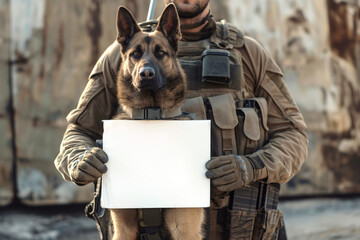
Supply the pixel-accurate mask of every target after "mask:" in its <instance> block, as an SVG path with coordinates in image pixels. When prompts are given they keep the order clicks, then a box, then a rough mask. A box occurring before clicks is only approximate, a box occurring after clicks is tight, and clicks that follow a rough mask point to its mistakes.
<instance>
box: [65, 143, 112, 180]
mask: <svg viewBox="0 0 360 240" xmlns="http://www.w3.org/2000/svg"><path fill="white" fill-rule="evenodd" d="M107 161H108V156H107V155H106V153H105V152H104V151H103V150H102V149H101V148H98V147H93V148H90V149H88V150H86V151H85V152H84V154H83V155H81V156H80V157H79V158H78V159H77V160H76V161H74V162H73V163H72V164H71V168H70V177H71V180H72V181H73V182H74V183H76V184H78V185H85V184H88V183H91V182H94V181H96V180H97V179H98V178H99V177H101V175H102V174H104V173H105V172H106V171H107V167H106V166H105V163H106V162H107Z"/></svg>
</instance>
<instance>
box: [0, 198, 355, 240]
mask: <svg viewBox="0 0 360 240" xmlns="http://www.w3.org/2000/svg"><path fill="white" fill-rule="evenodd" d="M83 207H84V206H83V205H71V206H68V205H65V206H52V207H37V208H31V207H24V206H20V205H16V206H10V207H6V208H1V209H0V239H1V240H7V239H9V240H70V239H78V240H82V239H84V240H85V239H86V240H91V239H99V237H98V233H97V230H96V226H95V223H94V222H93V221H92V220H90V219H87V218H86V217H85V216H84V214H83ZM280 209H281V210H282V211H283V212H284V215H285V224H286V230H287V233H288V238H289V239H290V240H292V239H296V240H298V239H334V240H335V239H341V240H342V239H354V240H355V239H360V198H355V199H313V200H296V201H294V200H292V201H283V202H282V203H281V204H280Z"/></svg>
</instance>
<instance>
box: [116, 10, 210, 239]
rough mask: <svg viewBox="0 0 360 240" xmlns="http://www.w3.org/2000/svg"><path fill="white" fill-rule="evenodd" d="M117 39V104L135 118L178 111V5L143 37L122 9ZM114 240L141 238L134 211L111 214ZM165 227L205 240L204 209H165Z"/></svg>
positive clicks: (181, 85)
mask: <svg viewBox="0 0 360 240" xmlns="http://www.w3.org/2000/svg"><path fill="white" fill-rule="evenodd" d="M117 27H118V37H117V40H118V42H119V43H120V45H121V56H122V64H121V67H120V71H119V73H118V80H117V87H118V99H119V103H120V105H121V107H122V109H123V110H124V111H125V113H127V114H128V115H129V116H131V114H132V111H133V110H135V109H142V108H147V107H159V108H161V110H162V111H171V110H173V109H175V108H178V107H179V106H180V105H181V104H182V102H183V100H184V98H185V91H186V78H185V74H184V72H183V70H182V69H181V66H180V64H179V62H178V60H177V58H176V52H177V41H178V40H179V39H180V38H181V33H180V28H179V17H178V15H177V11H176V8H175V5H173V4H170V5H168V6H167V7H166V9H165V10H164V12H163V13H162V15H161V17H160V20H159V24H158V25H157V28H156V30H155V31H154V32H151V33H145V32H142V31H141V30H140V27H139V26H138V24H137V23H136V22H135V20H134V18H133V16H132V15H131V13H130V12H129V11H128V10H127V9H126V8H123V7H120V8H119V11H118V17H117ZM110 212H111V218H112V221H113V225H114V237H113V239H117V240H135V239H136V237H137V234H138V215H137V210H136V209H111V210H110ZM163 214H164V225H165V227H166V228H167V230H168V232H169V234H170V235H171V239H174V240H180V239H184V240H185V239H186V240H201V239H203V232H202V224H203V221H204V210H203V209H202V208H187V209H180V208H179V209H163Z"/></svg>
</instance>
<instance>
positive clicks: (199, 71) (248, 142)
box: [178, 20, 286, 240]
mask: <svg viewBox="0 0 360 240" xmlns="http://www.w3.org/2000/svg"><path fill="white" fill-rule="evenodd" d="M243 45H244V35H243V33H242V32H241V31H240V30H238V29H237V28H236V27H235V26H233V25H230V24H228V23H227V22H226V21H225V20H222V21H221V22H218V23H217V29H216V32H215V34H213V35H212V37H211V38H210V39H206V40H202V41H197V42H191V43H188V42H181V43H180V46H179V52H178V59H179V61H180V63H181V65H182V67H183V69H184V71H185V73H186V75H187V80H188V97H189V99H188V100H187V101H185V103H184V104H183V111H186V112H190V113H196V116H197V119H211V122H212V124H211V135H212V138H211V149H212V152H211V155H212V156H221V155H227V154H237V155H248V154H251V153H254V152H255V151H257V150H258V149H260V148H261V147H263V146H264V145H265V144H266V143H267V141H268V130H269V129H268V126H267V114H268V112H267V102H266V100H265V99H264V98H251V99H244V96H245V94H244V90H245V89H244V86H243V84H244V73H243V67H242V60H241V53H240V51H238V50H236V49H235V48H237V49H239V48H241V47H243ZM209 49H210V50H211V49H222V50H227V51H228V52H229V54H228V55H227V56H226V55H225V54H224V53H223V52H222V53H220V55H221V56H218V55H217V54H218V53H217V52H216V51H210V54H214V55H215V56H214V59H210V61H212V60H213V61H214V62H215V64H212V63H210V68H217V67H220V68H222V66H221V65H223V63H221V61H222V60H221V58H225V57H228V62H229V66H228V68H229V74H230V78H229V79H227V78H226V77H225V79H224V78H221V77H218V78H215V79H213V78H210V79H206V77H205V78H204V73H206V72H207V69H206V67H205V66H204V64H205V63H204V62H205V61H206V59H205V58H206V57H207V56H206V55H205V54H204V52H205V51H206V50H207V52H209V51H208V50H209ZM210 58H211V56H210ZM216 58H218V59H220V66H216V64H218V61H217V60H216ZM214 75H216V76H217V74H216V73H214ZM219 75H224V74H219ZM251 161H252V164H253V166H254V167H255V168H256V169H261V168H264V164H263V162H262V161H261V159H251ZM279 190H280V185H279V184H266V183H263V182H255V183H253V184H251V185H250V186H246V187H243V188H241V189H238V190H236V191H233V192H231V193H230V194H229V195H228V194H227V195H225V196H222V195H221V194H220V195H218V194H217V193H216V190H215V189H212V204H211V208H210V210H209V213H210V214H209V215H210V219H209V220H208V221H209V223H208V225H210V231H209V232H210V233H209V236H208V239H210V240H215V239H234V240H235V239H237V240H238V239H280V238H281V239H286V234H284V232H283V234H282V236H281V237H280V238H279V236H278V234H279V232H280V229H281V227H282V226H281V225H282V213H281V211H279V210H277V205H278V198H279ZM282 230H283V231H284V228H283V229H282Z"/></svg>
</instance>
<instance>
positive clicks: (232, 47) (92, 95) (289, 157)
mask: <svg viewBox="0 0 360 240" xmlns="http://www.w3.org/2000/svg"><path fill="white" fill-rule="evenodd" d="M212 21H213V20H212ZM215 26H216V27H215ZM208 28H212V32H211V36H210V37H208V38H206V39H203V40H198V41H194V40H197V39H191V40H192V41H180V43H179V53H178V57H179V58H180V60H182V63H185V65H186V61H190V62H191V61H197V60H200V59H201V54H202V52H203V51H204V49H205V48H206V46H207V45H208V44H209V43H210V45H212V46H213V47H214V48H223V49H228V50H229V51H230V54H231V56H230V61H231V63H232V64H233V65H238V66H240V68H238V69H240V71H237V72H236V73H235V75H236V79H232V82H231V84H230V85H229V87H225V86H219V85H216V84H207V83H201V81H198V80H197V77H194V75H196V74H192V75H189V74H187V76H188V82H189V84H188V85H189V91H188V96H187V97H188V98H193V97H197V96H202V97H210V96H216V95H221V94H224V93H230V94H231V95H232V96H233V98H234V99H235V100H237V101H239V100H241V99H245V98H254V97H262V98H264V99H266V102H267V109H268V114H267V116H264V117H265V118H267V127H268V129H269V130H268V136H269V140H268V142H267V144H266V145H265V146H263V147H262V148H260V149H259V150H257V151H255V152H254V153H251V154H247V155H245V156H242V157H244V158H248V159H250V160H251V159H255V160H257V161H261V162H262V163H263V164H264V167H263V168H257V169H256V170H255V171H257V174H256V175H257V176H258V177H257V179H259V180H260V179H261V180H262V182H264V183H280V184H281V183H285V182H287V181H289V180H290V179H291V178H292V177H293V176H294V175H295V174H296V173H297V172H298V171H299V170H300V168H301V166H302V164H303V162H304V160H305V159H306V157H307V145H308V140H307V136H306V133H305V129H306V125H305V122H304V119H303V117H302V115H301V113H300V111H299V109H298V107H297V106H296V104H295V102H294V101H293V99H292V97H291V96H290V93H289V91H288V89H287V87H286V85H285V83H284V79H283V74H282V72H281V70H280V69H279V67H278V66H277V64H276V63H275V62H274V60H273V59H272V57H271V56H270V55H269V54H268V53H267V52H266V50H265V49H264V48H263V47H262V46H261V45H260V44H259V43H258V42H257V41H255V40H254V39H252V38H249V37H246V36H245V37H244V36H243V35H242V33H241V32H240V31H238V30H237V29H236V28H234V27H232V26H231V25H229V24H224V22H223V23H222V24H219V23H218V24H215V22H214V21H213V22H211V24H210V25H209V26H208ZM215 28H216V30H215ZM227 28H229V29H227ZM120 64H121V58H120V45H119V44H118V43H117V42H114V43H113V44H112V45H111V46H110V47H109V48H108V49H107V50H106V51H105V52H104V54H103V55H102V56H101V58H100V59H99V61H98V62H97V64H96V65H95V67H94V69H93V71H92V72H91V74H90V77H89V82H88V84H87V86H86V88H85V90H84V92H83V93H82V95H81V97H80V100H79V103H78V106H77V108H76V109H74V110H73V111H71V112H70V114H69V115H68V116H67V120H68V121H69V123H70V124H69V126H68V128H67V130H66V132H65V135H64V138H63V141H62V144H61V149H60V153H59V155H58V156H57V158H56V160H55V165H56V167H57V169H58V170H59V171H60V173H61V174H62V176H63V177H64V179H66V180H71V179H70V176H69V172H70V166H71V163H72V162H73V161H75V160H76V159H78V158H79V157H80V156H81V155H82V154H83V153H84V151H86V150H87V149H88V148H89V147H93V146H95V140H96V139H101V138H102V132H103V129H102V120H104V119H111V118H113V116H114V115H115V114H116V113H117V111H118V107H119V105H118V100H117V90H116V76H117V72H118V70H119V67H120ZM183 66H184V65H183ZM194 71H196V70H194ZM185 72H186V73H188V71H186V69H185ZM192 78H193V79H192Z"/></svg>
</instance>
